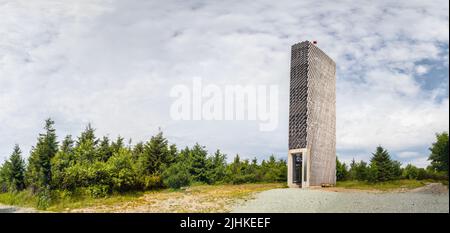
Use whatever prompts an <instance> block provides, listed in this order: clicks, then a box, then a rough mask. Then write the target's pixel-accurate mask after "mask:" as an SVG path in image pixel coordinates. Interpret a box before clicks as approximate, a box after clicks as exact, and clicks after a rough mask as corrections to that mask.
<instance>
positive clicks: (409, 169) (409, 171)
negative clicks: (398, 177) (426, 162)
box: [402, 164, 419, 180]
mask: <svg viewBox="0 0 450 233" xmlns="http://www.w3.org/2000/svg"><path fill="white" fill-rule="evenodd" d="M418 174H419V169H418V168H417V167H416V166H414V165H412V164H408V165H406V167H405V168H404V169H403V174H402V176H403V177H404V178H406V179H410V180H412V179H417V176H418Z"/></svg>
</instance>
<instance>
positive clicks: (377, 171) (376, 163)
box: [370, 146, 395, 181]
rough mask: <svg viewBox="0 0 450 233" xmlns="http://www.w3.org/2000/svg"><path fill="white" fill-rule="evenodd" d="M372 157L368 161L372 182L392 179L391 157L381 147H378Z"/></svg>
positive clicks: (392, 166) (392, 165)
mask: <svg viewBox="0 0 450 233" xmlns="http://www.w3.org/2000/svg"><path fill="white" fill-rule="evenodd" d="M372 155H373V157H372V159H371V160H370V166H371V167H372V168H371V170H372V173H374V174H372V180H374V181H388V180H393V179H394V176H395V174H394V171H393V168H394V164H393V161H392V160H391V156H390V155H389V153H388V152H387V150H385V149H384V148H383V147H381V146H378V147H377V149H376V151H375V153H373V154H372Z"/></svg>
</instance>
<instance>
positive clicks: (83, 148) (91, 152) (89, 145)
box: [74, 124, 98, 164]
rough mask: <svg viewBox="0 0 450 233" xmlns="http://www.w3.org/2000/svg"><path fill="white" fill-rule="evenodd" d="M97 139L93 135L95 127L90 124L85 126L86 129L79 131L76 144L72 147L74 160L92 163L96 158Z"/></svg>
mask: <svg viewBox="0 0 450 233" xmlns="http://www.w3.org/2000/svg"><path fill="white" fill-rule="evenodd" d="M97 144H98V139H96V137H95V129H94V128H92V126H91V124H88V125H87V126H86V129H85V130H84V131H83V132H81V135H80V136H79V137H78V140H77V143H76V146H75V148H74V152H75V160H76V162H77V163H81V164H92V163H93V162H94V161H97V160H98V156H97V149H96V146H97Z"/></svg>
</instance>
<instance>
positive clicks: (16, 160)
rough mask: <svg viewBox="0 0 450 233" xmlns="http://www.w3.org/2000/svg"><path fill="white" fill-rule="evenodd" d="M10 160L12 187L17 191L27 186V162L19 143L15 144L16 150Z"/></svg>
mask: <svg viewBox="0 0 450 233" xmlns="http://www.w3.org/2000/svg"><path fill="white" fill-rule="evenodd" d="M9 161H10V164H11V166H10V172H9V175H10V178H9V179H10V187H11V189H13V190H15V191H20V190H23V189H24V188H25V162H24V161H23V159H22V151H21V150H20V148H19V145H17V144H16V145H15V146H14V151H13V153H12V154H11V157H10V158H9Z"/></svg>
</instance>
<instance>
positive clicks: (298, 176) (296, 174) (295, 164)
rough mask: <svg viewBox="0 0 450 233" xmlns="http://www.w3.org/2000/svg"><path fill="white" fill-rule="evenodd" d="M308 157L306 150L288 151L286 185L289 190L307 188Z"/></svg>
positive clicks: (308, 175)
mask: <svg viewBox="0 0 450 233" xmlns="http://www.w3.org/2000/svg"><path fill="white" fill-rule="evenodd" d="M310 161H311V159H310V155H309V153H308V150H307V149H306V148H300V149H292V150H289V151H288V161H287V163H288V174H287V179H288V181H287V185H288V187H289V188H306V187H309V179H310V167H311V166H310Z"/></svg>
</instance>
